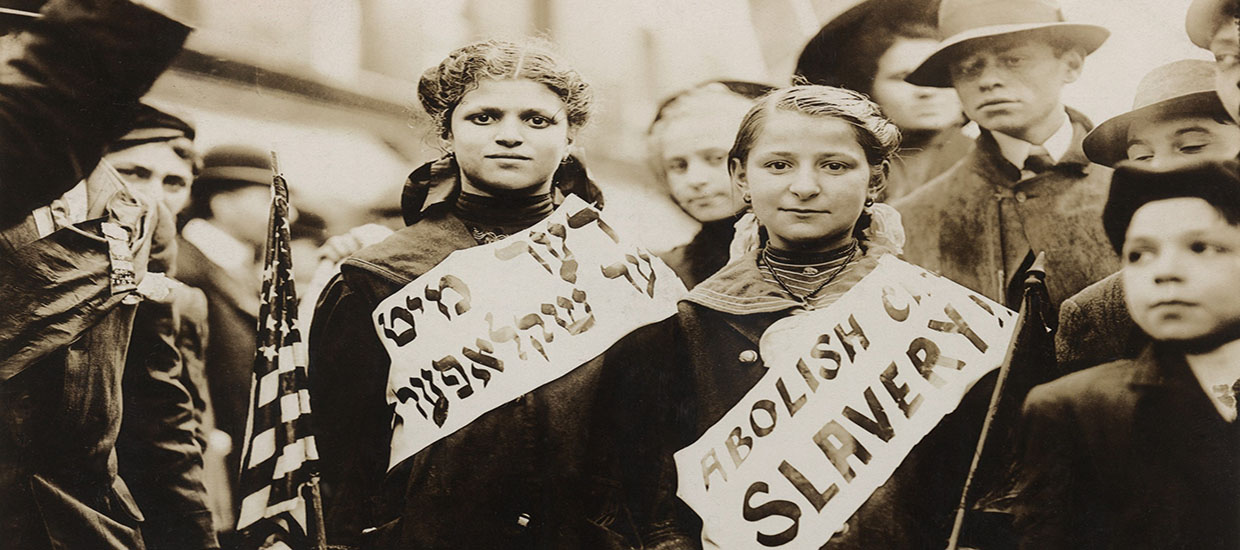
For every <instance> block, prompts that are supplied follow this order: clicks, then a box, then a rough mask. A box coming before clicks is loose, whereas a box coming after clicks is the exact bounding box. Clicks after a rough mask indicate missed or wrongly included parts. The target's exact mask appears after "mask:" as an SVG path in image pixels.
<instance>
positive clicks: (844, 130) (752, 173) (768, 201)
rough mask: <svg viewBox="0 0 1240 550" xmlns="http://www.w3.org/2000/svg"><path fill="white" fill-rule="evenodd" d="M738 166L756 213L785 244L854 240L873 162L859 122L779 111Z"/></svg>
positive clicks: (815, 246)
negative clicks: (862, 141) (869, 160)
mask: <svg viewBox="0 0 1240 550" xmlns="http://www.w3.org/2000/svg"><path fill="white" fill-rule="evenodd" d="M735 172H736V178H737V183H738V184H739V185H740V186H741V187H742V188H747V189H748V191H749V193H750V195H751V197H752V201H753V211H754V215H755V216H757V218H758V221H760V222H761V223H762V225H763V226H765V227H766V230H767V234H768V236H769V237H770V242H771V244H772V245H774V246H776V247H778V248H784V249H794V250H807V251H826V250H832V249H835V248H839V247H840V246H843V245H845V244H847V243H848V240H849V239H851V238H852V237H851V235H852V230H853V226H854V225H856V223H857V218H859V217H860V216H861V210H862V208H863V207H864V206H865V199H866V196H867V192H868V188H869V182H870V165H869V164H867V163H866V158H865V150H864V149H862V147H861V144H860V143H858V142H857V135H856V133H855V131H854V130H853V127H852V126H851V125H849V124H848V123H846V122H844V121H842V120H840V119H837V118H824V117H811V116H808V115H803V114H800V113H794V112H788V111H781V110H775V111H774V112H772V113H770V114H769V115H768V117H767V119H766V121H765V123H764V125H763V128H762V129H761V131H760V132H759V135H758V137H757V139H756V140H755V141H754V144H753V148H752V149H751V150H750V152H749V158H748V160H747V161H746V162H745V165H744V166H743V167H739V168H738V169H737V170H735Z"/></svg>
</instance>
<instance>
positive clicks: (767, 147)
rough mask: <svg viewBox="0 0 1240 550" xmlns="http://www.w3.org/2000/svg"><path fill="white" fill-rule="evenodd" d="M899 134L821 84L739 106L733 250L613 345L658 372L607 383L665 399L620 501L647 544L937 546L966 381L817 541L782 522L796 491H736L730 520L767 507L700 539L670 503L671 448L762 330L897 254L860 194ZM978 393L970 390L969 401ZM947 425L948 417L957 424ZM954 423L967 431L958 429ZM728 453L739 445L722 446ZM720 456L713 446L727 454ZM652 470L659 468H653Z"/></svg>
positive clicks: (964, 443)
mask: <svg viewBox="0 0 1240 550" xmlns="http://www.w3.org/2000/svg"><path fill="white" fill-rule="evenodd" d="M899 141H900V135H899V131H898V130H897V128H896V127H895V125H894V124H892V123H891V122H890V121H889V120H888V119H887V118H886V117H884V116H883V114H882V113H881V112H880V110H879V108H878V106H877V105H875V104H874V103H873V102H871V101H869V100H868V99H866V98H865V97H864V96H862V95H860V94H857V93H855V92H852V91H849V90H845V89H841V88H832V87H827V86H794V87H791V88H784V89H780V90H776V91H774V92H772V93H770V94H769V95H767V96H766V97H764V98H762V99H760V100H759V101H758V104H757V105H756V106H755V107H753V109H751V110H750V111H749V113H748V114H747V115H746V116H745V118H744V119H743V121H742V123H741V126H740V130H739V133H738V135H737V137H736V141H735V144H734V146H733V147H732V150H731V152H730V154H729V169H730V172H731V175H732V179H733V182H734V183H735V184H736V186H737V192H738V193H740V194H741V196H742V199H743V200H744V201H745V202H747V203H749V204H750V205H751V206H752V214H751V215H748V216H747V217H746V218H743V219H742V221H741V222H738V224H737V226H738V230H737V237H736V241H735V242H734V243H733V252H734V256H733V258H734V259H733V261H732V262H731V263H730V264H729V265H728V266H726V267H724V268H723V269H722V270H720V271H719V272H718V273H716V274H715V275H714V276H712V277H710V278H709V279H707V280H705V281H703V282H702V283H700V284H699V285H698V286H696V287H694V289H693V290H692V291H691V292H690V293H689V296H688V298H687V299H686V300H684V301H682V302H681V303H680V311H679V314H678V315H677V316H676V317H675V318H673V319H670V320H669V321H666V322H664V323H662V324H660V325H658V330H655V329H653V328H651V327H647V328H648V329H651V330H646V329H643V330H641V331H638V332H636V333H634V335H633V336H632V337H630V338H629V339H627V340H626V341H624V342H623V345H624V348H623V349H621V348H617V349H614V350H613V351H616V352H618V353H629V354H634V355H641V354H643V350H648V351H645V353H644V355H642V358H641V359H637V360H631V359H623V358H618V360H628V361H632V362H633V364H646V365H652V366H650V367H649V368H650V370H651V371H654V372H660V373H662V374H661V379H660V380H658V381H657V383H650V381H648V380H646V381H636V382H635V383H634V384H632V385H631V386H630V387H627V388H625V389H624V390H623V392H624V393H625V394H626V395H627V396H628V397H627V398H626V399H625V400H626V401H628V402H635V403H662V404H665V405H666V406H665V407H654V408H655V409H661V412H660V411H655V412H650V413H648V414H650V415H651V418H650V419H649V420H648V421H646V422H643V424H645V425H646V426H650V425H662V426H665V427H666V428H667V429H666V430H660V431H657V432H656V433H657V434H659V435H661V438H660V439H661V440H660V441H659V442H658V444H660V445H663V446H664V451H663V453H662V457H663V458H662V459H661V461H660V462H661V465H660V466H659V467H654V466H651V470H649V471H647V472H646V477H643V476H642V475H641V474H634V476H633V477H632V478H630V479H628V480H626V484H627V487H628V488H629V489H630V492H631V498H632V499H634V501H636V502H642V501H645V502H647V503H650V504H649V505H648V506H647V507H645V508H640V505H636V506H635V508H638V509H640V510H641V511H642V513H641V514H640V516H641V517H643V518H644V519H643V520H642V521H641V522H639V525H641V524H645V525H648V526H654V527H657V528H656V529H650V530H649V531H648V533H647V535H648V536H647V538H646V540H645V542H646V544H647V545H648V546H649V547H657V548H660V549H667V548H696V547H698V545H699V544H704V545H705V546H706V547H708V548H713V547H717V548H757V547H760V546H758V545H759V544H761V545H763V546H766V547H783V548H819V547H820V546H821V547H823V548H829V549H839V548H848V549H851V548H933V547H943V546H945V544H946V540H947V535H948V533H949V531H950V528H951V519H952V515H951V514H952V511H953V507H954V504H955V503H956V500H957V499H958V498H959V495H960V493H959V490H960V487H961V485H962V484H963V481H964V475H965V472H966V471H967V469H968V467H969V460H970V458H971V454H972V449H973V444H974V442H975V441H976V431H975V428H969V426H973V425H974V424H977V425H980V418H981V417H980V416H978V412H977V406H976V405H973V404H970V401H977V400H976V399H975V397H976V396H974V395H972V394H971V395H970V397H967V398H966V403H965V404H962V405H961V410H958V411H957V413H954V414H951V415H949V416H948V417H946V418H945V419H944V420H943V421H942V423H940V424H939V426H938V427H937V428H935V430H934V431H932V432H931V433H930V434H929V435H928V436H927V437H926V438H925V439H923V440H922V441H921V443H920V444H919V445H918V446H917V447H916V448H914V449H913V451H912V452H911V454H909V455H908V457H907V459H906V460H905V461H904V462H903V463H902V464H901V466H900V467H899V468H898V469H897V470H896V471H895V473H894V475H893V476H892V477H891V478H890V479H889V480H888V482H887V483H886V484H885V485H883V486H882V487H880V488H879V489H878V490H877V491H875V492H874V493H873V494H872V495H871V496H870V498H869V500H868V501H866V502H865V504H863V505H862V506H861V508H860V509H859V510H858V511H857V512H856V513H855V514H854V515H853V516H852V518H851V519H849V520H848V522H847V524H846V525H844V526H842V527H841V528H840V529H839V531H838V532H837V533H836V534H835V536H833V537H831V539H830V541H829V542H827V541H823V540H802V539H803V538H804V537H802V539H797V538H796V533H797V523H796V522H797V520H798V519H799V520H800V521H812V518H811V516H812V515H813V512H814V510H813V508H812V507H810V504H809V503H804V502H803V503H802V507H804V508H805V509H806V510H805V511H803V512H797V511H795V510H788V509H781V508H780V507H779V506H782V505H781V504H778V503H777V502H775V501H772V498H773V497H772V496H770V495H764V496H758V497H754V498H753V499H747V505H748V503H750V500H752V506H753V509H751V508H749V507H747V508H746V509H745V510H744V513H743V516H744V518H745V520H741V519H740V518H741V517H742V511H741V510H739V509H738V510H737V511H736V516H737V517H736V520H735V521H752V522H759V521H762V520H767V519H768V518H771V517H773V516H776V515H782V516H783V518H781V519H778V520H775V519H771V520H769V521H767V522H766V523H762V524H760V527H759V533H762V534H761V535H760V536H759V537H758V540H757V541H755V540H712V538H711V533H710V532H709V531H706V532H702V531H701V529H702V527H701V520H700V519H699V518H698V517H697V515H696V514H695V513H694V512H692V511H691V510H689V509H688V508H687V507H686V506H685V505H684V504H683V503H682V502H679V501H677V500H676V496H675V493H676V479H677V478H676V474H675V473H672V472H671V470H672V469H674V463H673V461H672V458H671V454H672V453H674V452H675V451H677V450H679V449H681V448H684V447H686V446H688V445H690V444H691V443H693V442H694V441H695V440H697V439H698V438H699V436H701V435H702V434H703V433H704V432H705V431H706V430H708V429H709V428H710V427H711V426H712V425H714V424H715V423H716V422H717V421H718V420H719V419H720V418H721V417H723V416H724V415H725V414H726V413H727V412H728V411H729V410H730V409H731V408H732V407H733V406H734V405H736V404H737V402H738V401H740V400H741V398H742V397H743V396H744V395H745V394H746V393H747V392H748V391H749V390H750V388H752V387H753V386H754V384H755V383H757V382H758V380H759V379H760V378H762V376H763V375H764V374H765V372H766V367H765V365H764V362H763V361H764V359H763V357H764V354H763V347H762V346H763V345H767V344H768V342H767V341H766V340H767V338H768V337H769V336H770V335H771V334H772V333H775V332H777V331H779V330H780V327H781V326H784V327H785V328H786V327H787V326H789V324H795V323H796V322H797V317H798V314H799V313H804V312H807V311H810V310H816V309H821V308H825V307H827V306H829V305H831V304H832V303H834V302H835V301H836V299H838V298H839V297H840V296H841V295H843V294H844V293H845V292H847V291H848V290H849V289H850V288H852V287H853V286H854V285H855V284H856V283H857V282H858V281H860V280H861V279H862V278H863V277H865V276H866V275H867V274H868V273H870V272H871V271H872V270H873V269H874V268H875V266H876V264H877V260H878V258H879V257H880V256H882V255H884V254H897V255H898V254H899V253H900V252H901V246H902V244H903V240H904V236H903V230H902V228H901V227H900V222H899V217H898V214H897V213H896V212H895V211H894V210H893V209H891V208H890V207H888V206H886V205H884V204H882V203H876V202H874V199H875V198H876V197H878V196H879V195H880V193H881V192H882V190H883V185H884V180H885V177H886V175H887V171H888V167H889V163H890V159H891V155H892V154H893V153H894V152H895V151H896V150H897V148H898V147H899ZM747 220H748V221H749V223H746V221H747ZM625 350H627V352H626V351H625ZM974 393H976V394H981V393H983V392H974ZM985 397H986V395H981V398H982V399H981V400H980V401H979V403H980V405H981V407H982V408H981V412H984V410H985V409H984V407H985ZM962 413H963V414H962ZM660 415H661V416H660ZM966 417H967V418H966ZM973 420H976V422H973ZM961 422H966V423H965V424H964V425H963V426H964V427H957V425H958V424H959V423H961ZM969 429H973V430H974V432H973V434H974V435H973V436H972V437H970V436H968V435H964V436H962V435H961V433H962V430H963V431H965V432H967V431H968V430H969ZM625 437H631V438H637V437H639V434H630V435H629V436H625ZM647 437H648V438H651V439H654V438H655V437H654V434H650V435H647ZM751 437H753V436H751ZM751 443H753V442H752V441H751ZM738 445H739V446H742V447H743V446H744V445H745V443H744V442H743V441H740V442H739V443H738ZM743 453H744V449H743V448H741V449H739V450H738V454H734V455H733V456H734V457H737V458H739V456H743ZM726 455H727V453H723V454H722V456H719V457H718V458H719V459H720V460H723V461H725V462H727V461H729V460H732V459H730V458H729V457H728V456H726ZM823 462H824V463H825V464H826V466H827V467H828V468H830V463H828V462H826V461H825V460H824V461H823ZM729 464H730V462H729ZM703 468H704V469H705V468H706V465H705V464H704V465H703ZM655 470H660V472H661V473H659V474H658V475H657V476H656V474H655V473H654V472H655ZM724 479H725V480H726V477H725V478H724ZM823 498H826V497H823ZM778 502H787V506H793V503H791V502H788V501H778ZM762 504H771V505H770V506H761V505H762ZM794 515H795V516H796V517H795V518H794V517H793V516H794ZM790 520H791V521H790ZM725 521H727V520H725ZM824 542H826V545H825V546H823V544H824Z"/></svg>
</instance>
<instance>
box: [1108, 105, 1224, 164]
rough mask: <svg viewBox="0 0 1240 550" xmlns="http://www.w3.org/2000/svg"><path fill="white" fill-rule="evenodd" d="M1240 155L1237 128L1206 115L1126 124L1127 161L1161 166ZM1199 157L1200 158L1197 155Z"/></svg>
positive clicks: (1160, 118)
mask: <svg viewBox="0 0 1240 550" xmlns="http://www.w3.org/2000/svg"><path fill="white" fill-rule="evenodd" d="M1237 154H1240V126H1236V125H1235V124H1231V123H1221V122H1219V121H1217V120H1215V119H1213V118H1211V117H1208V116H1186V115H1167V116H1159V117H1150V118H1146V119H1140V120H1135V121H1133V122H1132V124H1129V125H1128V160H1132V161H1136V162H1139V163H1142V164H1146V165H1149V166H1151V167H1155V168H1158V167H1163V166H1169V165H1172V164H1175V163H1177V162H1182V161H1185V160H1189V159H1191V158H1193V157H1198V158H1205V157H1209V158H1216V159H1225V158H1234V157H1235V156H1236V155H1237ZM1199 155H1200V156H1199Z"/></svg>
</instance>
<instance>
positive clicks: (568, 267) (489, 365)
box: [377, 207, 655, 427]
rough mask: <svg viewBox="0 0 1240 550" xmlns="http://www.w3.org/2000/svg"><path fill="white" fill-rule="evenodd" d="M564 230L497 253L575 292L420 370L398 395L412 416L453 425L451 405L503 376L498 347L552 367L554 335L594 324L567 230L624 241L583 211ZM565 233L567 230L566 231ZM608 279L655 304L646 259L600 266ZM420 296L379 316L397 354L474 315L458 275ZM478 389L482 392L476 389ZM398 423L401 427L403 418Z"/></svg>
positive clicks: (490, 328) (492, 321)
mask: <svg viewBox="0 0 1240 550" xmlns="http://www.w3.org/2000/svg"><path fill="white" fill-rule="evenodd" d="M565 222H566V223H565V224H557V223H551V224H549V226H548V227H547V229H546V231H545V232H544V231H538V230H531V231H529V232H528V233H527V234H525V235H524V236H525V237H527V238H528V240H526V239H515V238H510V239H508V240H510V241H512V242H511V243H510V244H507V245H503V246H500V247H498V248H496V249H495V258H496V259H498V260H500V261H505V262H506V261H517V260H519V259H520V258H523V257H526V256H528V257H530V258H532V259H533V260H534V261H535V262H537V264H538V265H539V266H540V267H541V268H542V269H543V270H545V271H546V272H547V274H549V275H551V276H554V277H558V278H559V279H560V280H563V281H564V282H566V283H569V284H570V285H574V286H572V287H571V290H569V291H566V292H564V293H563V295H556V296H554V297H549V299H548V300H546V301H544V302H543V303H540V304H538V305H537V306H536V307H535V308H533V310H532V311H530V312H528V313H525V314H520V315H514V316H512V317H511V319H507V320H505V319H499V318H497V316H496V315H495V314H494V313H493V312H489V311H488V312H486V313H485V320H486V325H487V332H486V335H485V336H480V337H478V338H476V339H475V341H474V345H473V346H472V347H471V346H468V345H467V346H463V347H462V348H461V351H460V353H459V356H458V355H446V356H444V357H440V358H438V359H434V360H432V361H431V362H430V367H429V368H422V369H420V373H419V375H418V376H411V377H409V378H408V385H406V386H404V387H400V388H398V389H397V390H396V391H395V396H396V398H397V399H398V400H399V401H400V403H402V404H404V403H407V402H409V401H413V406H414V409H415V410H416V411H417V412H418V413H419V414H420V415H421V416H422V417H423V418H426V419H429V420H431V421H433V422H434V423H435V425H436V426H440V427H442V426H443V425H444V423H445V422H446V421H447V418H448V410H449V405H450V403H451V401H453V400H461V399H466V398H468V397H470V396H471V395H474V394H475V392H476V390H477V389H480V388H486V387H487V385H488V384H489V383H490V382H491V381H492V378H493V377H495V376H497V375H499V374H500V373H503V372H504V361H503V359H501V358H500V357H499V356H500V355H504V354H502V353H497V347H501V346H511V347H512V351H514V352H515V356H516V357H517V358H519V359H521V360H522V361H525V360H528V359H530V358H531V357H534V356H532V355H531V353H536V354H537V355H536V357H541V359H542V361H544V362H550V361H551V360H552V353H551V349H550V346H549V344H551V343H552V342H554V341H555V337H556V327H559V329H560V330H562V331H563V333H566V334H567V335H568V336H576V335H579V334H582V333H585V332H587V331H589V330H590V329H591V328H592V327H593V326H594V324H595V321H596V319H595V316H594V309H593V307H591V305H590V303H589V302H588V301H587V294H586V291H585V290H582V289H581V288H578V287H577V286H575V285H576V284H577V282H578V270H579V269H580V268H581V266H580V265H579V263H578V260H577V257H576V255H575V254H574V253H573V251H572V250H571V249H570V248H569V247H568V246H567V244H566V240H567V237H568V236H569V232H568V229H578V228H581V227H584V226H586V225H589V224H592V223H593V224H596V225H597V228H598V229H599V230H600V231H602V232H603V233H604V234H606V235H607V236H608V237H610V238H611V240H612V241H613V242H616V243H619V237H618V236H617V235H616V233H615V232H614V231H613V230H612V228H611V227H610V226H608V225H607V224H606V223H605V222H604V221H603V220H601V219H599V217H598V211H597V210H594V209H592V208H588V207H587V208H584V209H582V210H580V211H579V212H577V213H576V214H573V215H570V216H568V217H567V219H566V220H565ZM565 225H567V227H565ZM598 269H599V270H600V272H601V274H602V275H603V277H605V278H607V279H624V280H626V281H627V282H628V284H630V285H632V286H633V288H634V289H635V290H636V291H637V292H638V293H641V294H644V295H646V296H648V297H651V298H653V297H654V288H655V286H654V285H655V269H654V266H653V265H652V263H651V257H650V256H649V255H648V254H647V253H645V252H636V253H634V254H624V255H623V258H621V259H618V260H617V261H616V262H613V263H610V264H607V265H600V266H598ZM418 294H419V293H418V292H414V293H413V294H411V295H409V296H406V297H405V302H404V304H398V305H396V306H393V307H392V308H390V309H389V310H388V311H387V312H383V313H380V314H379V315H378V316H377V321H378V324H379V327H380V329H381V331H382V334H383V337H384V338H387V339H388V340H391V341H392V342H394V343H395V344H396V345H397V346H399V347H404V346H406V345H408V344H409V343H410V342H413V341H414V339H415V338H417V336H418V326H419V325H420V324H426V323H429V322H434V323H435V324H434V325H433V326H436V327H442V326H444V325H443V323H447V322H451V321H453V320H454V319H456V318H457V317H460V316H462V315H465V314H466V313H468V312H470V311H472V310H473V309H474V304H473V303H472V302H471V292H470V288H469V285H468V284H466V283H465V281H463V280H462V279H461V278H459V277H456V276H454V275H444V276H442V277H440V278H439V280H438V281H437V282H433V283H430V284H427V285H426V286H425V287H424V289H423V290H422V292H421V293H420V295H418ZM476 386H477V387H476ZM396 421H397V422H402V420H401V419H400V418H399V416H398V417H397V419H396Z"/></svg>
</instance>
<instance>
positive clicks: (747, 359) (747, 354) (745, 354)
mask: <svg viewBox="0 0 1240 550" xmlns="http://www.w3.org/2000/svg"><path fill="white" fill-rule="evenodd" d="M736 358H737V359H740V361H741V362H742V363H752V362H754V361H757V360H758V352H756V351H754V350H751V349H747V350H745V351H742V352H741V354H740V355H738V356H736Z"/></svg>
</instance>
